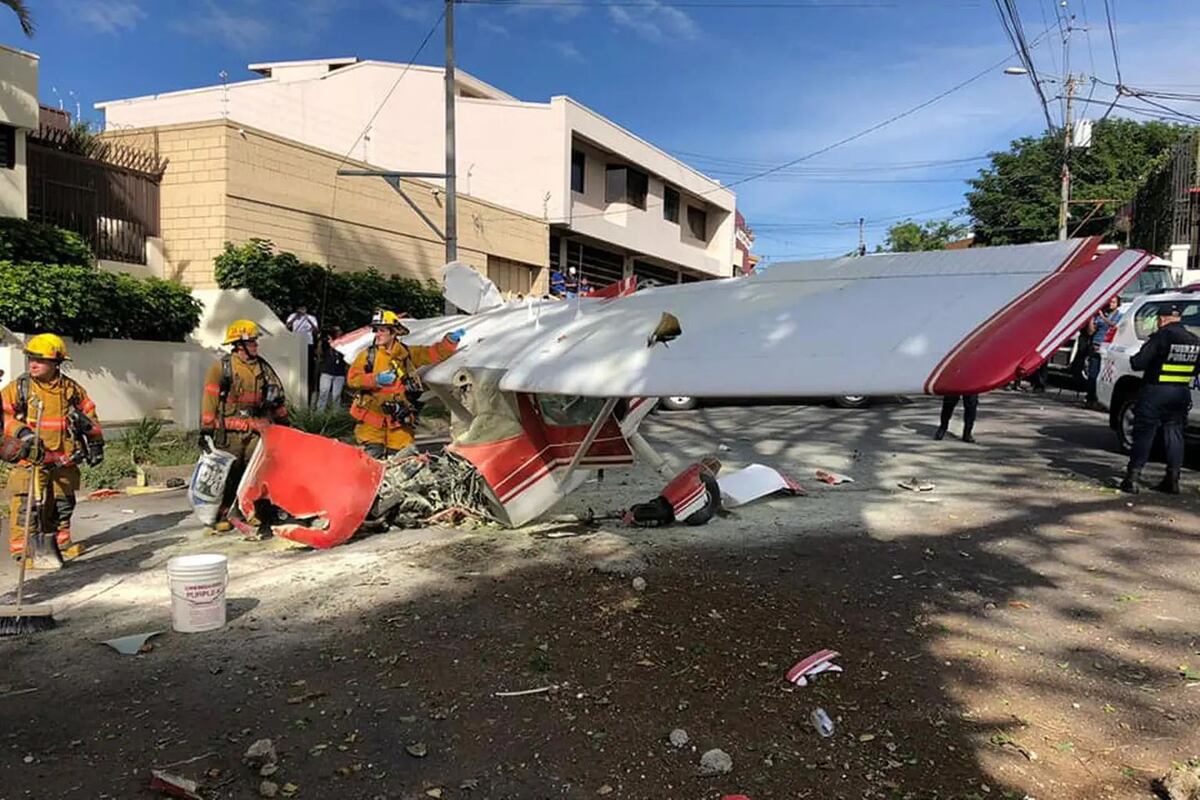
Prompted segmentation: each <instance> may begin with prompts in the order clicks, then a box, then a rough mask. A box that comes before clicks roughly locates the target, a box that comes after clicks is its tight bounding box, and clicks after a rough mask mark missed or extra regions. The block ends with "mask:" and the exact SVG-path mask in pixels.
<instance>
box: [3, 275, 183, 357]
mask: <svg viewBox="0 0 1200 800" xmlns="http://www.w3.org/2000/svg"><path fill="white" fill-rule="evenodd" d="M200 308H201V307H200V302H199V301H198V300H196V299H195V298H194V297H192V293H191V291H189V290H188V289H187V288H186V287H184V286H181V285H179V284H177V283H173V282H171V281H164V280H160V279H158V278H134V277H132V276H129V275H117V274H113V273H111V272H101V271H99V270H96V269H94V268H92V267H84V266H77V265H67V264H37V263H21V264H14V263H13V262H12V261H0V320H2V321H3V323H4V324H5V325H7V326H8V327H9V328H10V329H12V330H15V331H21V332H23V333H41V332H43V331H51V332H53V333H57V334H59V335H62V336H70V337H71V338H72V339H74V340H75V341H77V342H86V341H88V340H89V339H147V340H151V341H164V342H181V341H183V339H184V337H186V336H187V335H188V334H189V333H191V332H192V331H193V330H195V328H196V325H197V324H198V323H199V322H200Z"/></svg>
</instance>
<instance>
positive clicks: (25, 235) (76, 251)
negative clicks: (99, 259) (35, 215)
mask: <svg viewBox="0 0 1200 800" xmlns="http://www.w3.org/2000/svg"><path fill="white" fill-rule="evenodd" d="M0 261H12V262H14V263H17V264H22V263H31V262H38V263H42V264H66V265H73V266H77V267H90V266H92V265H93V264H95V263H96V258H95V256H93V255H92V250H91V248H89V247H88V245H87V242H85V241H84V240H83V237H81V236H80V235H79V234H77V233H73V232H72V231H68V230H63V229H62V228H56V227H55V226H53V225H44V224H42V223H40V222H30V221H28V220H24V219H17V218H16V217H0Z"/></svg>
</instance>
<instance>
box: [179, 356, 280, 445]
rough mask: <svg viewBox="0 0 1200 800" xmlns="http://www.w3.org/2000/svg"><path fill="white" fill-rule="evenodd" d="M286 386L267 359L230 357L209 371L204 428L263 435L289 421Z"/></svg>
mask: <svg viewBox="0 0 1200 800" xmlns="http://www.w3.org/2000/svg"><path fill="white" fill-rule="evenodd" d="M287 413H288V412H287V406H286V405H285V404H284V395H283V383H282V381H280V380H279V376H278V375H276V374H275V370H274V369H273V368H272V367H271V365H270V364H268V363H267V362H266V360H265V359H262V358H256V359H254V360H253V361H245V360H244V359H242V358H241V357H240V356H237V355H233V354H231V355H227V356H225V357H224V358H222V359H221V360H220V361H218V362H216V363H215V364H213V365H212V366H211V367H209V368H208V374H207V375H206V376H205V378H204V401H203V402H202V403H201V407H200V427H201V428H202V429H204V430H211V431H222V430H223V431H238V432H253V433H259V432H261V431H262V430H263V429H264V428H266V427H267V426H268V425H271V424H272V423H276V422H286V420H287Z"/></svg>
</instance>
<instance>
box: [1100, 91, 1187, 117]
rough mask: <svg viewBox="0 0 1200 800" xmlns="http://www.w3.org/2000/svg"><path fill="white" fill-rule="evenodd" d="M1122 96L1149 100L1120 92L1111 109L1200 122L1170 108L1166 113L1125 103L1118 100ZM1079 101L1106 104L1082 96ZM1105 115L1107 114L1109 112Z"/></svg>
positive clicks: (1145, 115) (1163, 107)
mask: <svg viewBox="0 0 1200 800" xmlns="http://www.w3.org/2000/svg"><path fill="white" fill-rule="evenodd" d="M1122 88H1124V87H1122ZM1121 97H1134V98H1136V99H1139V100H1141V101H1142V102H1148V101H1147V100H1146V99H1145V98H1141V97H1137V95H1133V94H1129V93H1124V94H1118V95H1117V97H1116V98H1115V99H1114V100H1113V101H1112V103H1111V104H1108V105H1109V110H1110V111H1111V109H1113V108H1119V109H1121V110H1122V111H1131V112H1133V113H1134V114H1140V115H1142V116H1144V117H1150V118H1151V119H1158V120H1162V121H1164V122H1179V123H1183V124H1195V123H1197V122H1200V117H1194V116H1192V115H1190V114H1184V113H1183V112H1180V111H1175V110H1173V109H1170V110H1169V111H1168V112H1167V113H1164V111H1162V110H1157V109H1148V108H1138V107H1137V106H1131V105H1127V104H1125V103H1120V102H1117V101H1118V100H1120V99H1121ZM1079 102H1081V103H1095V104H1099V105H1105V104H1106V102H1105V101H1104V100H1086V99H1084V98H1080V100H1079ZM1160 108H1162V109H1165V108H1166V106H1161V107H1160ZM1105 116H1107V113H1106V115H1105Z"/></svg>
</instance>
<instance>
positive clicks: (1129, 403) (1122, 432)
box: [1113, 392, 1137, 455]
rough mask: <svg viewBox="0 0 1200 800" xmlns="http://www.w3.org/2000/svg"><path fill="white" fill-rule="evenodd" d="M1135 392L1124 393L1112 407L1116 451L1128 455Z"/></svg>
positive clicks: (1130, 444)
mask: <svg viewBox="0 0 1200 800" xmlns="http://www.w3.org/2000/svg"><path fill="white" fill-rule="evenodd" d="M1136 405H1137V392H1125V393H1124V394H1123V395H1121V401H1120V402H1119V403H1117V404H1116V405H1115V406H1114V407H1113V432H1114V433H1116V434H1117V449H1118V450H1120V451H1121V452H1122V453H1124V454H1126V455H1128V453H1129V451H1130V449H1132V447H1133V409H1134V406H1136Z"/></svg>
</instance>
